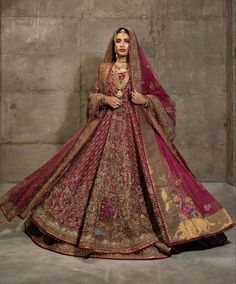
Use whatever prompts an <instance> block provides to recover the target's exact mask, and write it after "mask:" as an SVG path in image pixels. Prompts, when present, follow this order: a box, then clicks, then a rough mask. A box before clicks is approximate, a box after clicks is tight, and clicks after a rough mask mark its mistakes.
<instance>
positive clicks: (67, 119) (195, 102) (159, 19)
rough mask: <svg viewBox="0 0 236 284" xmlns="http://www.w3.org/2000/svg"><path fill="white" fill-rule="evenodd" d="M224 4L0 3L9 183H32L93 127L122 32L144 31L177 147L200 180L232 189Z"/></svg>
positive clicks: (4, 158)
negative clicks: (173, 119)
mask: <svg viewBox="0 0 236 284" xmlns="http://www.w3.org/2000/svg"><path fill="white" fill-rule="evenodd" d="M226 2H227V1H226V0H175V1H172V0H155V1H142V0H134V1H129V2H128V1H123V0H122V1H114V0H99V1H95V0H47V1H45V0H44V1H43V0H2V1H1V10H2V11H1V25H2V33H1V76H2V85H1V117H2V120H1V141H0V142H1V144H0V150H1V166H0V172H1V175H0V178H1V180H2V181H10V182H15V181H18V180H19V179H21V178H23V177H25V176H26V175H28V174H30V173H31V172H32V171H33V170H35V169H37V168H38V167H39V166H40V165H42V164H43V163H44V162H46V161H47V160H48V159H49V158H50V157H51V156H52V155H53V154H54V153H55V152H56V150H57V149H58V148H59V147H60V146H61V145H62V144H64V143H65V142H66V141H67V140H68V139H69V138H70V137H71V136H72V135H73V134H74V133H75V132H76V131H78V130H79V129H80V128H81V127H82V126H83V125H84V124H85V110H86V103H87V96H88V92H89V90H90V89H91V88H92V87H93V84H94V80H95V75H96V66H97V65H98V64H99V63H100V62H101V61H102V58H103V56H104V52H105V50H106V47H107V44H108V40H109V39H110V37H111V35H112V33H113V31H114V29H116V28H117V27H118V26H120V25H127V26H130V27H131V28H133V29H134V30H135V31H136V33H137V36H138V39H139V40H140V42H141V45H142V47H143V49H144V51H145V53H146V55H147V56H148V57H149V59H150V61H151V63H152V65H153V67H154V69H155V70H156V71H157V74H158V76H159V78H160V81H161V83H162V85H163V87H164V88H165V89H166V91H167V92H168V93H169V94H170V95H171V97H172V98H173V99H174V100H175V102H176V104H177V138H176V141H175V145H176V146H177V147H178V149H179V150H180V152H181V153H182V155H183V156H184V158H185V159H186V161H187V163H188V165H189V166H190V168H191V169H192V171H193V172H194V173H195V175H196V176H197V177H198V178H199V179H200V180H211V181H224V180H226V176H227V173H226V171H229V170H230V169H232V165H233V164H234V165H235V160H234V162H233V164H232V165H231V166H229V167H228V168H227V149H228V148H229V145H228V144H227V122H228V112H227V98H228V97H227V90H228V89H227V84H229V83H228V81H227V76H226V69H227V68H226V67H227V66H228V65H227V44H228V37H227V36H226V30H227V27H228V25H227V17H228V13H227V5H226ZM231 98H232V96H231ZM230 145H231V146H232V143H231V144H230ZM231 148H232V147H231ZM228 157H229V156H228ZM233 175H234V176H235V170H234V173H233Z"/></svg>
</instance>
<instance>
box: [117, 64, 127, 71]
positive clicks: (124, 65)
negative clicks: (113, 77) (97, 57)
mask: <svg viewBox="0 0 236 284" xmlns="http://www.w3.org/2000/svg"><path fill="white" fill-rule="evenodd" d="M115 67H116V68H117V69H118V70H120V71H121V70H122V71H126V70H127V67H128V64H127V62H115Z"/></svg>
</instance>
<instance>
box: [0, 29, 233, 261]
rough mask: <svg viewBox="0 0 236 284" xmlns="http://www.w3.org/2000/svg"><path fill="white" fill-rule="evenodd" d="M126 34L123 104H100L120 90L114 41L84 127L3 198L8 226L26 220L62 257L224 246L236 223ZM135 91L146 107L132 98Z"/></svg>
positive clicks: (148, 255)
mask: <svg viewBox="0 0 236 284" xmlns="http://www.w3.org/2000/svg"><path fill="white" fill-rule="evenodd" d="M127 29H128V30H129V33H130V50H129V59H128V60H129V61H128V62H129V75H130V76H129V80H128V82H127V84H126V86H125V88H124V89H123V97H122V100H123V104H122V106H120V107H118V108H116V109H113V108H111V107H109V106H107V105H103V104H102V103H101V101H100V99H101V97H102V96H103V95H104V94H105V95H107V96H112V95H115V94H116V93H117V89H116V88H115V85H114V62H115V60H114V51H113V37H114V35H113V36H112V38H111V40H110V43H109V46H108V49H107V52H106V55H105V58H104V61H103V63H102V64H101V65H100V66H99V67H98V72H97V81H96V85H95V88H94V90H93V91H92V92H91V93H90V95H89V99H88V106H87V123H86V125H85V126H84V127H83V128H82V129H81V130H80V131H78V133H76V134H75V135H74V136H73V137H72V138H71V139H70V140H68V141H67V143H65V144H64V145H63V146H62V147H61V149H59V151H58V152H57V153H56V154H55V155H54V156H53V157H52V158H51V159H50V160H49V161H48V162H47V163H45V164H44V165H43V166H41V167H40V168H39V169H38V170H36V171H35V172H33V173H32V174H31V175H29V176H28V177H26V178H25V179H23V180H22V181H20V182H19V183H18V184H17V185H15V186H14V187H13V188H11V189H10V190H9V191H8V192H6V193H5V194H3V195H2V196H1V197H0V207H1V209H2V211H3V213H4V214H5V216H6V218H7V219H8V220H9V221H10V220H12V219H13V218H14V217H15V216H18V217H20V218H22V219H24V231H25V232H26V233H27V235H28V236H29V237H30V238H31V239H32V240H33V241H34V242H35V243H36V244H37V245H39V246H40V247H42V248H45V249H48V250H51V251H54V252H57V253H61V254H66V255H72V256H82V257H93V258H111V259H160V258H166V257H169V256H171V254H173V253H179V252H181V251H184V250H185V249H189V248H190V249H191V248H200V249H204V248H209V247H213V246H217V245H223V244H225V242H226V240H227V237H226V235H225V234H224V231H225V230H228V229H229V228H232V227H234V226H235V224H234V223H233V221H232V220H231V218H230V216H229V215H228V212H227V211H226V209H225V208H224V207H222V206H221V204H219V202H218V201H217V200H216V199H215V198H214V197H213V196H212V195H211V194H210V193H209V192H208V191H207V190H206V188H205V187H204V186H203V185H202V184H201V183H200V182H198V180H197V179H196V177H195V176H194V175H193V173H192V172H191V171H190V169H189V168H188V166H187V164H186V162H185V161H184V159H183V157H182V156H181V155H180V153H179V151H178V150H177V148H176V147H175V145H174V144H173V140H174V138H175V103H174V102H173V101H172V100H171V99H170V97H169V96H168V95H167V93H166V92H165V91H164V89H163V88H162V87H161V85H160V83H159V80H158V79H157V77H156V76H155V75H154V73H153V71H152V69H151V67H150V65H149V63H148V61H147V59H146V58H145V56H144V54H143V51H142V49H141V47H140V45H139V43H138V41H137V38H136V35H135V33H134V32H133V31H132V30H131V29H129V28H127ZM123 78H124V76H122V74H120V78H119V79H120V80H121V81H122V80H123ZM134 89H135V90H137V91H138V92H140V93H142V94H143V95H145V96H146V98H147V99H148V106H144V105H137V104H134V103H133V102H132V101H131V91H132V90H134Z"/></svg>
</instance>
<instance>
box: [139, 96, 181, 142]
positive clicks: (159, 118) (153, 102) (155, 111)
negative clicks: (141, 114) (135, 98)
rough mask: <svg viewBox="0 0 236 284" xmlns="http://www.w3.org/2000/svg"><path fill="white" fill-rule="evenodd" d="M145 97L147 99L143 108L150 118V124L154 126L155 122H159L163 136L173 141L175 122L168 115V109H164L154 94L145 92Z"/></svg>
mask: <svg viewBox="0 0 236 284" xmlns="http://www.w3.org/2000/svg"><path fill="white" fill-rule="evenodd" d="M145 98H146V99H147V100H148V105H147V107H144V108H145V110H146V111H147V113H148V116H149V117H150V118H151V121H152V126H153V127H154V128H156V125H155V124H156V123H157V124H159V125H160V126H161V128H162V130H163V132H164V134H165V136H166V137H167V138H168V139H169V140H171V141H173V140H174V139H175V136H176V132H175V122H174V120H173V119H172V118H171V117H170V116H169V115H168V110H167V111H166V110H165V108H164V107H163V106H162V104H161V102H160V101H159V100H158V98H157V97H156V96H154V95H150V94H147V95H146V96H145ZM149 122H150V121H149Z"/></svg>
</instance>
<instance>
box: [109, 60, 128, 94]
mask: <svg viewBox="0 0 236 284" xmlns="http://www.w3.org/2000/svg"><path fill="white" fill-rule="evenodd" d="M114 65H115V64H114ZM120 70H121V69H120ZM125 71H127V72H126V74H125V78H124V79H123V81H122V82H121V83H120V79H119V73H118V70H117V68H116V66H115V68H113V73H114V79H115V82H114V83H115V87H116V89H117V90H118V91H117V93H116V94H115V96H116V97H118V98H121V97H122V96H123V92H122V90H123V89H124V88H125V86H126V84H127V82H128V80H129V72H128V70H127V69H125ZM120 73H121V72H120Z"/></svg>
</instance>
